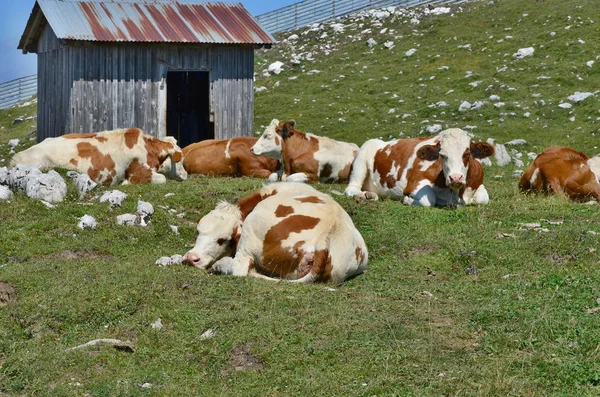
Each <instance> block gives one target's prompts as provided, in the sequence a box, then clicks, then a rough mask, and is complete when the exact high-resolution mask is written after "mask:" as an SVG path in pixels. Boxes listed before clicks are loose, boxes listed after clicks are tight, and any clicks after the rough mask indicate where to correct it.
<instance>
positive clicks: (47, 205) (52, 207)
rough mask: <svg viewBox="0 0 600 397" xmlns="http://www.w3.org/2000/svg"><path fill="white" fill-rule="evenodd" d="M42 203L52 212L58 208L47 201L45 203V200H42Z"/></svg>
mask: <svg viewBox="0 0 600 397" xmlns="http://www.w3.org/2000/svg"><path fill="white" fill-rule="evenodd" d="M40 201H41V202H42V204H44V205H45V206H46V207H47V208H49V209H51V210H53V209H54V208H56V206H55V205H54V204H51V203H49V202H47V201H44V200H40Z"/></svg>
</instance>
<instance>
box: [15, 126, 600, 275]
mask: <svg viewBox="0 0 600 397" xmlns="http://www.w3.org/2000/svg"><path fill="white" fill-rule="evenodd" d="M493 154H494V148H493V146H491V145H490V144H488V143H485V142H472V141H471V138H470V136H469V135H468V134H467V133H466V132H465V131H463V130H461V129H458V128H451V129H447V130H445V131H442V132H441V133H439V134H438V135H437V136H434V137H421V138H409V139H396V140H393V141H389V142H385V141H382V140H380V139H371V140H368V141H366V142H365V143H364V144H363V145H362V146H361V147H360V148H359V147H358V146H357V145H355V144H353V143H347V142H340V141H336V140H333V139H330V138H326V137H321V136H317V135H313V134H310V133H304V132H302V131H299V130H297V129H296V124H295V122H294V121H287V122H285V123H280V122H279V121H278V120H273V121H272V122H271V124H270V125H269V126H268V127H267V128H266V130H265V132H264V133H263V134H262V136H261V137H260V138H258V139H257V138H252V137H238V138H233V139H230V140H206V141H202V142H198V143H194V144H191V145H189V146H187V147H185V148H183V149H181V148H179V146H177V142H176V140H175V139H173V138H172V137H166V138H163V139H158V138H156V137H153V136H151V135H148V134H145V133H144V132H143V131H141V130H140V129H137V128H130V129H121V130H115V131H105V132H99V133H91V134H68V135H64V136H61V137H58V138H47V139H46V140H44V141H43V142H41V143H39V144H37V145H34V146H32V147H30V148H29V149H26V150H24V151H22V152H19V153H17V154H16V155H15V156H14V157H13V159H12V160H11V166H16V165H31V166H39V167H40V168H41V169H42V170H44V169H51V168H55V167H59V168H65V169H69V170H74V171H77V172H80V173H84V174H87V175H88V176H89V177H90V178H91V179H92V180H93V181H95V182H97V183H101V184H105V185H117V184H121V183H123V184H126V183H132V184H133V183H164V182H166V179H167V178H169V179H175V180H185V179H186V178H187V175H188V174H201V175H207V176H250V177H260V178H266V179H268V180H269V181H272V182H276V181H278V180H281V181H283V182H278V183H272V184H269V185H267V186H265V187H263V188H262V189H260V190H258V191H256V192H254V193H253V194H252V195H250V196H248V197H246V198H244V199H242V200H241V201H240V202H239V203H237V204H230V203H227V202H220V203H219V204H218V205H217V206H216V208H215V209H214V210H212V211H211V212H210V213H208V214H207V215H206V216H204V217H203V218H202V219H201V220H200V222H199V223H198V226H197V230H198V237H197V239H196V244H195V246H194V248H192V249H191V250H190V251H189V252H188V253H187V254H186V255H185V258H184V261H185V262H186V263H188V264H190V265H194V266H196V267H199V268H202V269H210V270H211V271H214V272H218V273H223V274H232V275H236V276H254V277H260V278H267V279H275V280H277V279H281V278H283V279H287V280H289V281H294V282H315V281H329V282H333V283H341V282H342V281H344V280H345V279H347V278H348V277H352V276H354V275H357V274H360V273H362V272H363V271H364V269H365V267H366V264H367V261H368V252H367V247H366V245H365V242H364V240H363V238H362V236H361V234H360V232H359V231H358V230H357V229H356V227H355V226H354V224H353V222H352V220H351V218H350V217H349V216H348V214H347V213H346V212H345V211H344V209H343V208H342V207H341V206H340V205H339V204H338V203H337V202H336V201H335V200H333V199H332V198H331V197H330V196H328V195H326V194H324V193H321V192H319V191H317V190H315V189H314V188H312V187H311V186H310V185H307V184H306V183H302V182H317V181H320V182H339V183H348V186H347V188H346V190H345V194H346V195H347V196H352V197H357V198H362V199H369V200H376V199H377V198H378V197H380V196H381V197H390V198H391V199H394V200H399V201H402V202H403V203H404V204H407V205H419V206H425V207H430V206H457V205H469V204H487V203H488V202H489V195H488V192H487V190H486V188H485V186H484V184H483V179H484V178H483V177H484V170H483V167H482V165H481V162H480V160H482V159H485V158H487V157H489V156H491V155H493ZM599 175H600V157H599V156H596V157H592V158H589V157H588V156H586V155H585V154H583V153H581V152H577V151H575V150H573V149H570V148H566V147H552V148H549V149H548V150H546V151H544V152H543V153H541V154H540V155H539V156H537V158H536V159H535V160H534V161H533V163H532V164H531V165H530V166H529V167H528V169H527V170H526V171H525V173H524V174H523V175H522V177H521V180H520V182H519V188H520V190H521V191H522V192H523V193H530V192H535V193H564V194H566V195H568V196H569V197H570V198H571V199H573V200H577V201H584V200H590V199H596V200H599V201H600V183H599V179H598V178H599Z"/></svg>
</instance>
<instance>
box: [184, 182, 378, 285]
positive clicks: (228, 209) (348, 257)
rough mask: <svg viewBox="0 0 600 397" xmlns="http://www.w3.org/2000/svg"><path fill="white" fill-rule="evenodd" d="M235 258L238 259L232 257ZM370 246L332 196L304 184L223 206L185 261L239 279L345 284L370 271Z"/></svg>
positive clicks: (275, 187) (207, 220)
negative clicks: (367, 245)
mask: <svg viewBox="0 0 600 397" xmlns="http://www.w3.org/2000/svg"><path fill="white" fill-rule="evenodd" d="M232 256H234V257H233V258H232ZM367 260H368V252H367V247H366V246H365V242H364V240H363V238H362V236H361V235H360V233H359V232H358V230H356V228H355V227H354V224H353V223H352V219H350V216H348V214H347V213H346V212H345V211H344V209H343V208H342V207H341V206H340V205H339V204H338V203H337V202H336V201H335V200H333V199H332V198H331V197H329V196H328V195H326V194H323V193H320V192H319V191H317V190H315V189H313V188H312V187H311V186H309V185H305V184H303V183H290V182H287V183H283V182H280V183H275V184H271V185H268V186H266V187H264V188H262V189H260V190H258V191H257V192H255V193H254V194H252V195H250V196H248V197H246V198H244V199H242V200H241V201H240V202H239V203H238V204H237V205H236V204H229V203H227V202H220V203H219V204H218V205H217V206H216V208H215V209H214V210H212V211H211V212H209V213H208V214H207V215H205V216H204V217H203V218H202V219H201V220H200V222H199V223H198V237H197V239H196V244H195V246H194V248H193V249H191V250H190V251H189V252H188V253H187V254H186V255H185V258H184V261H185V262H186V263H188V264H190V265H194V266H196V267H198V268H201V269H211V268H212V270H213V271H215V272H219V273H224V274H231V275H234V276H253V277H260V278H267V279H279V278H284V279H287V280H290V281H294V282H302V283H308V282H315V281H323V282H327V281H329V282H332V283H335V284H339V283H341V282H342V281H344V280H345V279H347V278H348V277H352V276H354V275H357V274H360V273H362V272H363V271H364V270H365V267H366V265H367Z"/></svg>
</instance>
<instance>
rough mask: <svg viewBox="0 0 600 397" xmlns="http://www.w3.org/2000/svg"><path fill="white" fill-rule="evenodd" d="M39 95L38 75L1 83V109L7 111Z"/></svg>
mask: <svg viewBox="0 0 600 397" xmlns="http://www.w3.org/2000/svg"><path fill="white" fill-rule="evenodd" d="M35 94H37V75H35V74H34V75H31V76H27V77H21V78H20V79H15V80H10V81H7V82H4V83H0V109H6V108H9V107H11V106H12V105H15V104H17V103H20V102H23V101H25V100H27V99H29V98H31V97H32V96H33V95H35Z"/></svg>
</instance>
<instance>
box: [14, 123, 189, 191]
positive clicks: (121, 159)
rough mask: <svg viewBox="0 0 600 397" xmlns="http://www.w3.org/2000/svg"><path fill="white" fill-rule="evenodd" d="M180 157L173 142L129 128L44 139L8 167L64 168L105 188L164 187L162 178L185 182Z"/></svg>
mask: <svg viewBox="0 0 600 397" xmlns="http://www.w3.org/2000/svg"><path fill="white" fill-rule="evenodd" d="M182 157H183V154H182V153H181V149H180V148H179V146H177V141H176V140H175V138H173V137H166V138H164V139H158V138H156V137H154V136H152V135H148V134H145V133H144V131H142V130H140V129H139V128H128V129H119V130H113V131H103V132H98V133H90V134H67V135H63V136H59V137H57V138H46V139H44V140H43V141H42V142H40V143H38V144H37V145H34V146H32V147H30V148H29V149H26V150H23V151H22V152H19V153H17V154H15V155H14V157H13V158H12V160H11V166H15V165H19V164H21V165H35V166H40V168H41V169H42V170H44V169H51V168H55V167H60V168H66V169H68V170H73V171H77V172H79V173H84V174H88V175H89V177H90V178H91V179H92V180H93V181H94V182H96V183H101V184H104V185H117V184H119V183H121V182H123V183H165V182H166V177H165V176H168V177H169V178H172V179H176V180H184V179H186V178H187V173H186V172H185V170H184V169H183V167H182V165H181V160H182ZM167 164H168V165H167ZM161 174H163V175H161Z"/></svg>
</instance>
